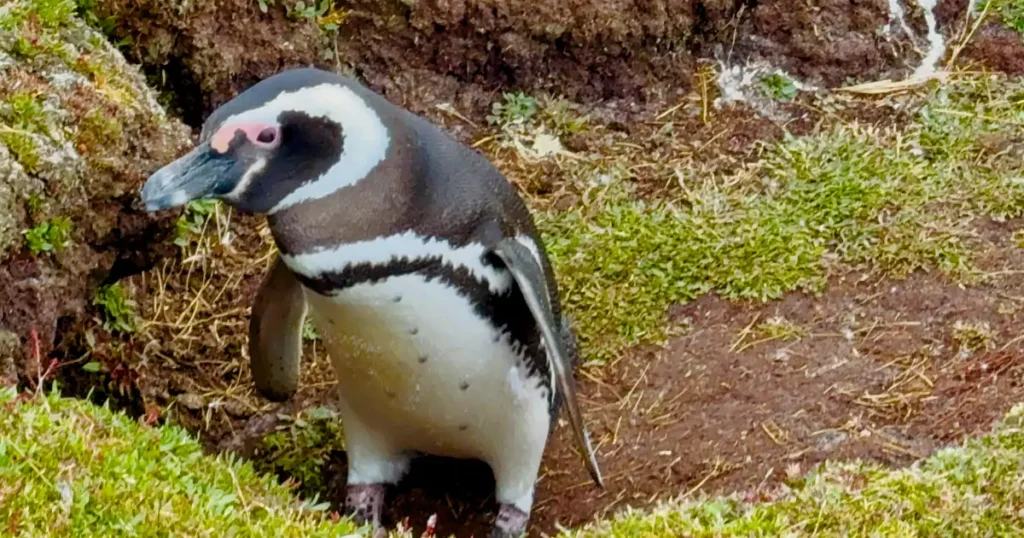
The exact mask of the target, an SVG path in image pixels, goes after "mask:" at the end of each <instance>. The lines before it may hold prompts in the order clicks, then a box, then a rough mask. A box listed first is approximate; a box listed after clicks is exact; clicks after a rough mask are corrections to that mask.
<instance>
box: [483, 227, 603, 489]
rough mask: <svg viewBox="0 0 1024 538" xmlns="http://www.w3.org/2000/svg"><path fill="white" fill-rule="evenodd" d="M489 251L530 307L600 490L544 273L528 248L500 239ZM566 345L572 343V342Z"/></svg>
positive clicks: (516, 242) (577, 439)
mask: <svg viewBox="0 0 1024 538" xmlns="http://www.w3.org/2000/svg"><path fill="white" fill-rule="evenodd" d="M491 251H492V252H494V254H496V255H497V256H498V257H499V258H501V260H502V262H504V263H505V265H506V267H508V270H509V272H510V273H512V276H513V278H514V279H515V281H516V283H517V284H518V285H519V289H520V290H521V291H522V293H523V297H524V298H525V299H526V304H527V305H528V306H529V307H530V312H532V313H533V317H534V319H536V320H537V325H539V326H540V329H541V333H542V335H543V337H544V343H545V347H546V348H547V349H548V352H549V354H550V355H549V356H551V358H552V360H551V368H552V370H553V371H552V373H553V375H554V376H555V378H556V379H557V381H558V386H559V389H560V390H561V391H562V394H563V395H564V397H565V407H566V410H567V411H568V413H569V422H570V423H571V424H572V429H573V432H574V433H575V435H576V441H577V442H578V443H579V445H580V449H581V450H582V451H583V457H584V459H585V460H586V463H587V470H588V471H589V472H590V476H591V478H593V479H594V482H595V483H597V485H598V486H601V487H602V488H603V487H604V480H603V479H602V478H601V470H600V469H599V468H598V465H597V457H596V456H595V454H594V449H593V447H592V446H591V444H590V435H589V434H588V432H587V427H586V425H584V423H583V414H582V413H581V412H580V408H579V403H578V402H579V400H578V399H577V398H576V387H575V385H574V383H573V378H572V371H571V365H572V364H573V362H575V361H574V360H573V358H572V357H573V355H571V354H570V350H569V349H567V344H568V343H567V342H566V339H568V338H571V337H572V335H571V334H567V335H565V337H566V338H560V337H559V336H560V335H561V331H559V330H558V329H559V328H560V327H568V325H567V323H566V320H565V319H563V320H560V321H561V322H562V323H561V325H560V324H559V323H558V322H556V321H555V319H554V316H553V315H552V313H551V301H550V296H549V293H550V290H548V288H547V284H546V283H545V279H544V271H543V269H542V267H541V265H540V262H539V260H537V259H536V258H535V257H534V255H533V253H532V252H531V251H530V249H529V248H527V247H526V246H525V245H523V244H522V243H520V242H518V241H516V240H515V239H509V238H505V239H501V240H499V241H497V242H496V243H495V244H494V245H492V246H491ZM570 343H572V344H575V341H572V342H570Z"/></svg>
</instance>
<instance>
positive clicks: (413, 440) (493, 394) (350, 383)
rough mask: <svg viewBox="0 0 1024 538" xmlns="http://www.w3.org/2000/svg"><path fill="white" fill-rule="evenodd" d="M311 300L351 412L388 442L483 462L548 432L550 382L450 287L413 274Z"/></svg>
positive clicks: (313, 316) (397, 445)
mask: <svg viewBox="0 0 1024 538" xmlns="http://www.w3.org/2000/svg"><path fill="white" fill-rule="evenodd" d="M307 300H308V301H309V306H310V314H311V316H312V318H313V320H314V323H315V324H316V326H317V329H318V331H319V333H320V335H321V337H322V338H323V339H324V343H325V345H326V348H327V351H328V353H329V354H330V356H331V360H332V363H333V365H334V368H335V372H336V374H337V377H338V383H339V385H340V387H339V388H340V395H341V396H340V397H341V399H342V400H343V404H344V406H345V407H347V408H348V410H349V411H350V415H351V416H352V418H353V419H355V420H359V421H360V422H361V423H362V424H363V425H364V426H365V427H367V428H369V429H372V430H373V431H374V432H376V434H378V435H380V436H381V437H382V440H385V441H386V442H387V443H388V444H391V445H393V446H395V447H396V448H402V449H408V450H420V451H423V452H428V453H434V454H440V455H448V456H455V457H484V456H486V455H487V454H489V453H493V452H494V451H496V450H501V448H502V446H503V445H507V443H508V440H509V439H508V438H509V436H513V437H514V436H517V435H519V436H522V435H523V434H524V430H523V428H524V427H527V426H528V428H527V429H528V430H529V431H530V432H534V431H539V430H545V433H546V425H547V423H548V416H547V413H548V410H547V393H546V388H544V387H546V384H545V383H538V382H537V380H535V379H528V378H527V377H526V371H527V369H526V368H525V367H523V362H522V361H523V359H522V357H521V356H520V354H519V353H518V350H517V349H514V347H513V346H512V345H509V343H508V340H507V339H506V338H505V337H504V336H503V335H501V334H500V333H499V332H498V330H496V329H495V328H493V327H492V326H491V324H490V323H488V321H487V320H486V319H484V318H482V317H480V316H479V315H478V314H477V313H476V312H475V311H474V310H473V308H472V305H471V303H470V302H469V301H468V300H467V299H466V298H464V297H462V296H460V295H459V294H458V293H457V291H456V289H455V288H453V287H451V286H449V285H448V284H447V283H445V282H443V281H440V280H438V279H434V280H432V281H427V280H426V279H425V278H423V277H422V276H420V275H418V274H406V275H401V276H395V277H391V278H388V279H386V280H384V281H382V282H378V283H372V284H359V285H356V286H354V287H351V288H348V289H346V290H344V291H342V292H341V293H339V294H338V295H337V296H334V297H324V296H321V295H318V294H315V293H312V292H307ZM538 385H541V386H540V387H538ZM533 435H534V434H533V433H531V434H530V437H532V436H533Z"/></svg>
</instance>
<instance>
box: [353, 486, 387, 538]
mask: <svg viewBox="0 0 1024 538" xmlns="http://www.w3.org/2000/svg"><path fill="white" fill-rule="evenodd" d="M383 508H384V484H354V485H350V486H348V487H347V488H346V491H345V511H346V513H347V514H348V515H350V516H352V521H353V522H354V523H355V524H356V525H360V526H362V525H365V524H367V523H369V524H370V526H371V527H372V528H373V529H374V530H376V529H380V528H381V512H382V511H383Z"/></svg>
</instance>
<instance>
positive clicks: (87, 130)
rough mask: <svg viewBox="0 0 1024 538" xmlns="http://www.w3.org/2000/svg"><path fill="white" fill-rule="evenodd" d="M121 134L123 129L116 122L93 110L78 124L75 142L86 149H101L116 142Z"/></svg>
mask: <svg viewBox="0 0 1024 538" xmlns="http://www.w3.org/2000/svg"><path fill="white" fill-rule="evenodd" d="M122 133H123V129H122V127H121V124H120V123H119V122H118V121H117V120H115V119H113V118H111V117H109V116H107V115H105V114H104V113H103V112H101V111H99V110H94V111H92V112H90V113H89V114H87V115H85V116H83V117H82V119H81V120H80V121H79V122H78V135H77V136H76V138H75V141H76V142H78V144H80V145H84V146H86V147H88V148H102V147H103V146H105V145H107V144H111V143H114V142H116V141H117V139H118V138H120V137H121V134H122Z"/></svg>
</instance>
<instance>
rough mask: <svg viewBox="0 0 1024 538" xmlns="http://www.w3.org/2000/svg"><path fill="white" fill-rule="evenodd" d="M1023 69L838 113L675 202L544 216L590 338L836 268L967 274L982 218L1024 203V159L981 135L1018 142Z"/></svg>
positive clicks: (649, 335)
mask: <svg viewBox="0 0 1024 538" xmlns="http://www.w3.org/2000/svg"><path fill="white" fill-rule="evenodd" d="M1021 95H1024V81H1020V80H1017V81H1013V80H1007V79H995V78H981V77H979V78H967V79H964V80H962V81H958V82H956V83H954V84H951V85H949V86H946V87H942V88H938V89H936V90H933V91H932V92H931V93H930V94H929V95H927V96H926V98H925V99H923V101H921V102H920V103H918V107H917V111H918V112H917V114H916V117H915V118H914V120H913V121H912V122H911V124H910V125H907V126H905V127H902V128H899V129H897V128H888V129H880V128H876V127H872V126H860V125H857V124H850V125H840V126H838V127H835V128H831V129H828V130H824V131H821V132H818V133H815V134H812V135H808V136H802V137H787V138H786V139H785V140H784V141H782V142H781V143H779V144H777V145H775V146H772V147H767V148H764V149H763V152H762V155H761V162H760V166H759V168H758V169H756V170H755V172H753V173H751V172H749V171H741V172H739V175H738V176H737V177H735V178H732V177H730V178H706V179H704V181H703V183H702V184H688V183H686V182H683V183H682V189H683V191H684V193H683V194H682V195H680V196H679V197H678V199H674V200H671V199H669V200H655V201H649V202H644V201H638V200H634V199H633V198H632V197H631V195H630V191H629V188H628V184H626V183H625V182H622V181H618V182H612V184H610V185H609V186H607V187H605V188H604V190H603V191H602V194H600V195H598V197H597V200H596V201H593V202H591V203H589V204H588V203H583V204H579V205H578V206H577V207H575V208H573V209H572V210H569V211H561V212H559V211H546V212H541V213H540V214H538V215H537V220H538V225H539V226H540V228H541V230H542V234H543V235H544V240H545V242H546V244H547V245H548V249H549V251H550V253H551V255H552V258H553V263H554V265H555V269H556V272H557V274H558V277H559V280H560V286H561V289H562V290H563V295H564V297H565V300H566V306H567V308H568V310H569V311H570V313H571V314H572V315H573V316H574V318H575V319H576V323H577V325H578V327H579V328H580V338H581V343H582V344H583V345H584V346H585V349H586V350H587V351H586V353H587V354H588V355H589V356H591V358H592V360H593V361H595V362H597V363H601V362H604V361H607V360H608V359H610V358H612V357H614V356H615V355H616V354H617V353H618V352H619V351H620V350H622V349H623V348H624V347H626V346H630V345H634V344H637V343H640V342H643V341H652V342H657V341H660V340H662V339H663V338H664V337H665V336H666V335H667V330H668V327H666V324H665V313H666V311H667V308H668V307H669V306H670V305H672V304H674V303H679V302H686V301H689V300H692V299H694V298H695V297H697V296H699V295H701V294H704V293H707V292H711V291H715V292H718V293H720V294H722V295H724V296H725V297H728V298H732V299H754V300H761V301H764V300H770V299H776V298H779V297H781V296H782V295H783V294H785V293H787V292H789V291H794V290H802V291H806V292H809V293H818V292H820V291H821V290H822V288H823V286H824V284H825V282H826V278H827V276H828V275H829V274H830V272H832V271H836V270H840V269H842V270H845V269H848V268H851V267H862V268H865V269H868V270H871V271H874V272H875V273H877V274H879V275H887V276H892V277H896V278H899V277H903V276H905V275H907V274H909V273H911V272H913V271H915V270H918V269H924V270H937V271H940V272H942V273H944V274H945V275H948V276H949V277H951V278H955V279H959V280H961V281H965V282H967V281H971V280H972V279H975V278H976V277H977V276H978V272H977V271H976V269H975V268H974V266H973V264H972V254H973V253H974V252H975V250H976V249H977V248H979V247H980V246H981V243H979V242H977V241H976V240H975V239H974V235H975V234H974V230H973V228H972V223H973V222H974V221H975V220H976V219H980V218H984V217H994V218H998V219H1005V218H1010V217H1014V216H1018V215H1020V214H1022V210H1024V180H1022V179H1021V178H1024V161H1022V160H1020V159H1019V158H1014V157H1013V155H1012V154H1011V153H1009V152H1006V151H997V150H990V149H988V148H987V147H986V146H985V145H983V144H981V143H979V140H981V139H983V138H984V137H986V136H997V137H1004V138H1008V139H1009V140H1015V139H1017V140H1019V139H1020V136H1021V126H1020V125H1021V122H1020V118H1021V117H1024V99H1021Z"/></svg>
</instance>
